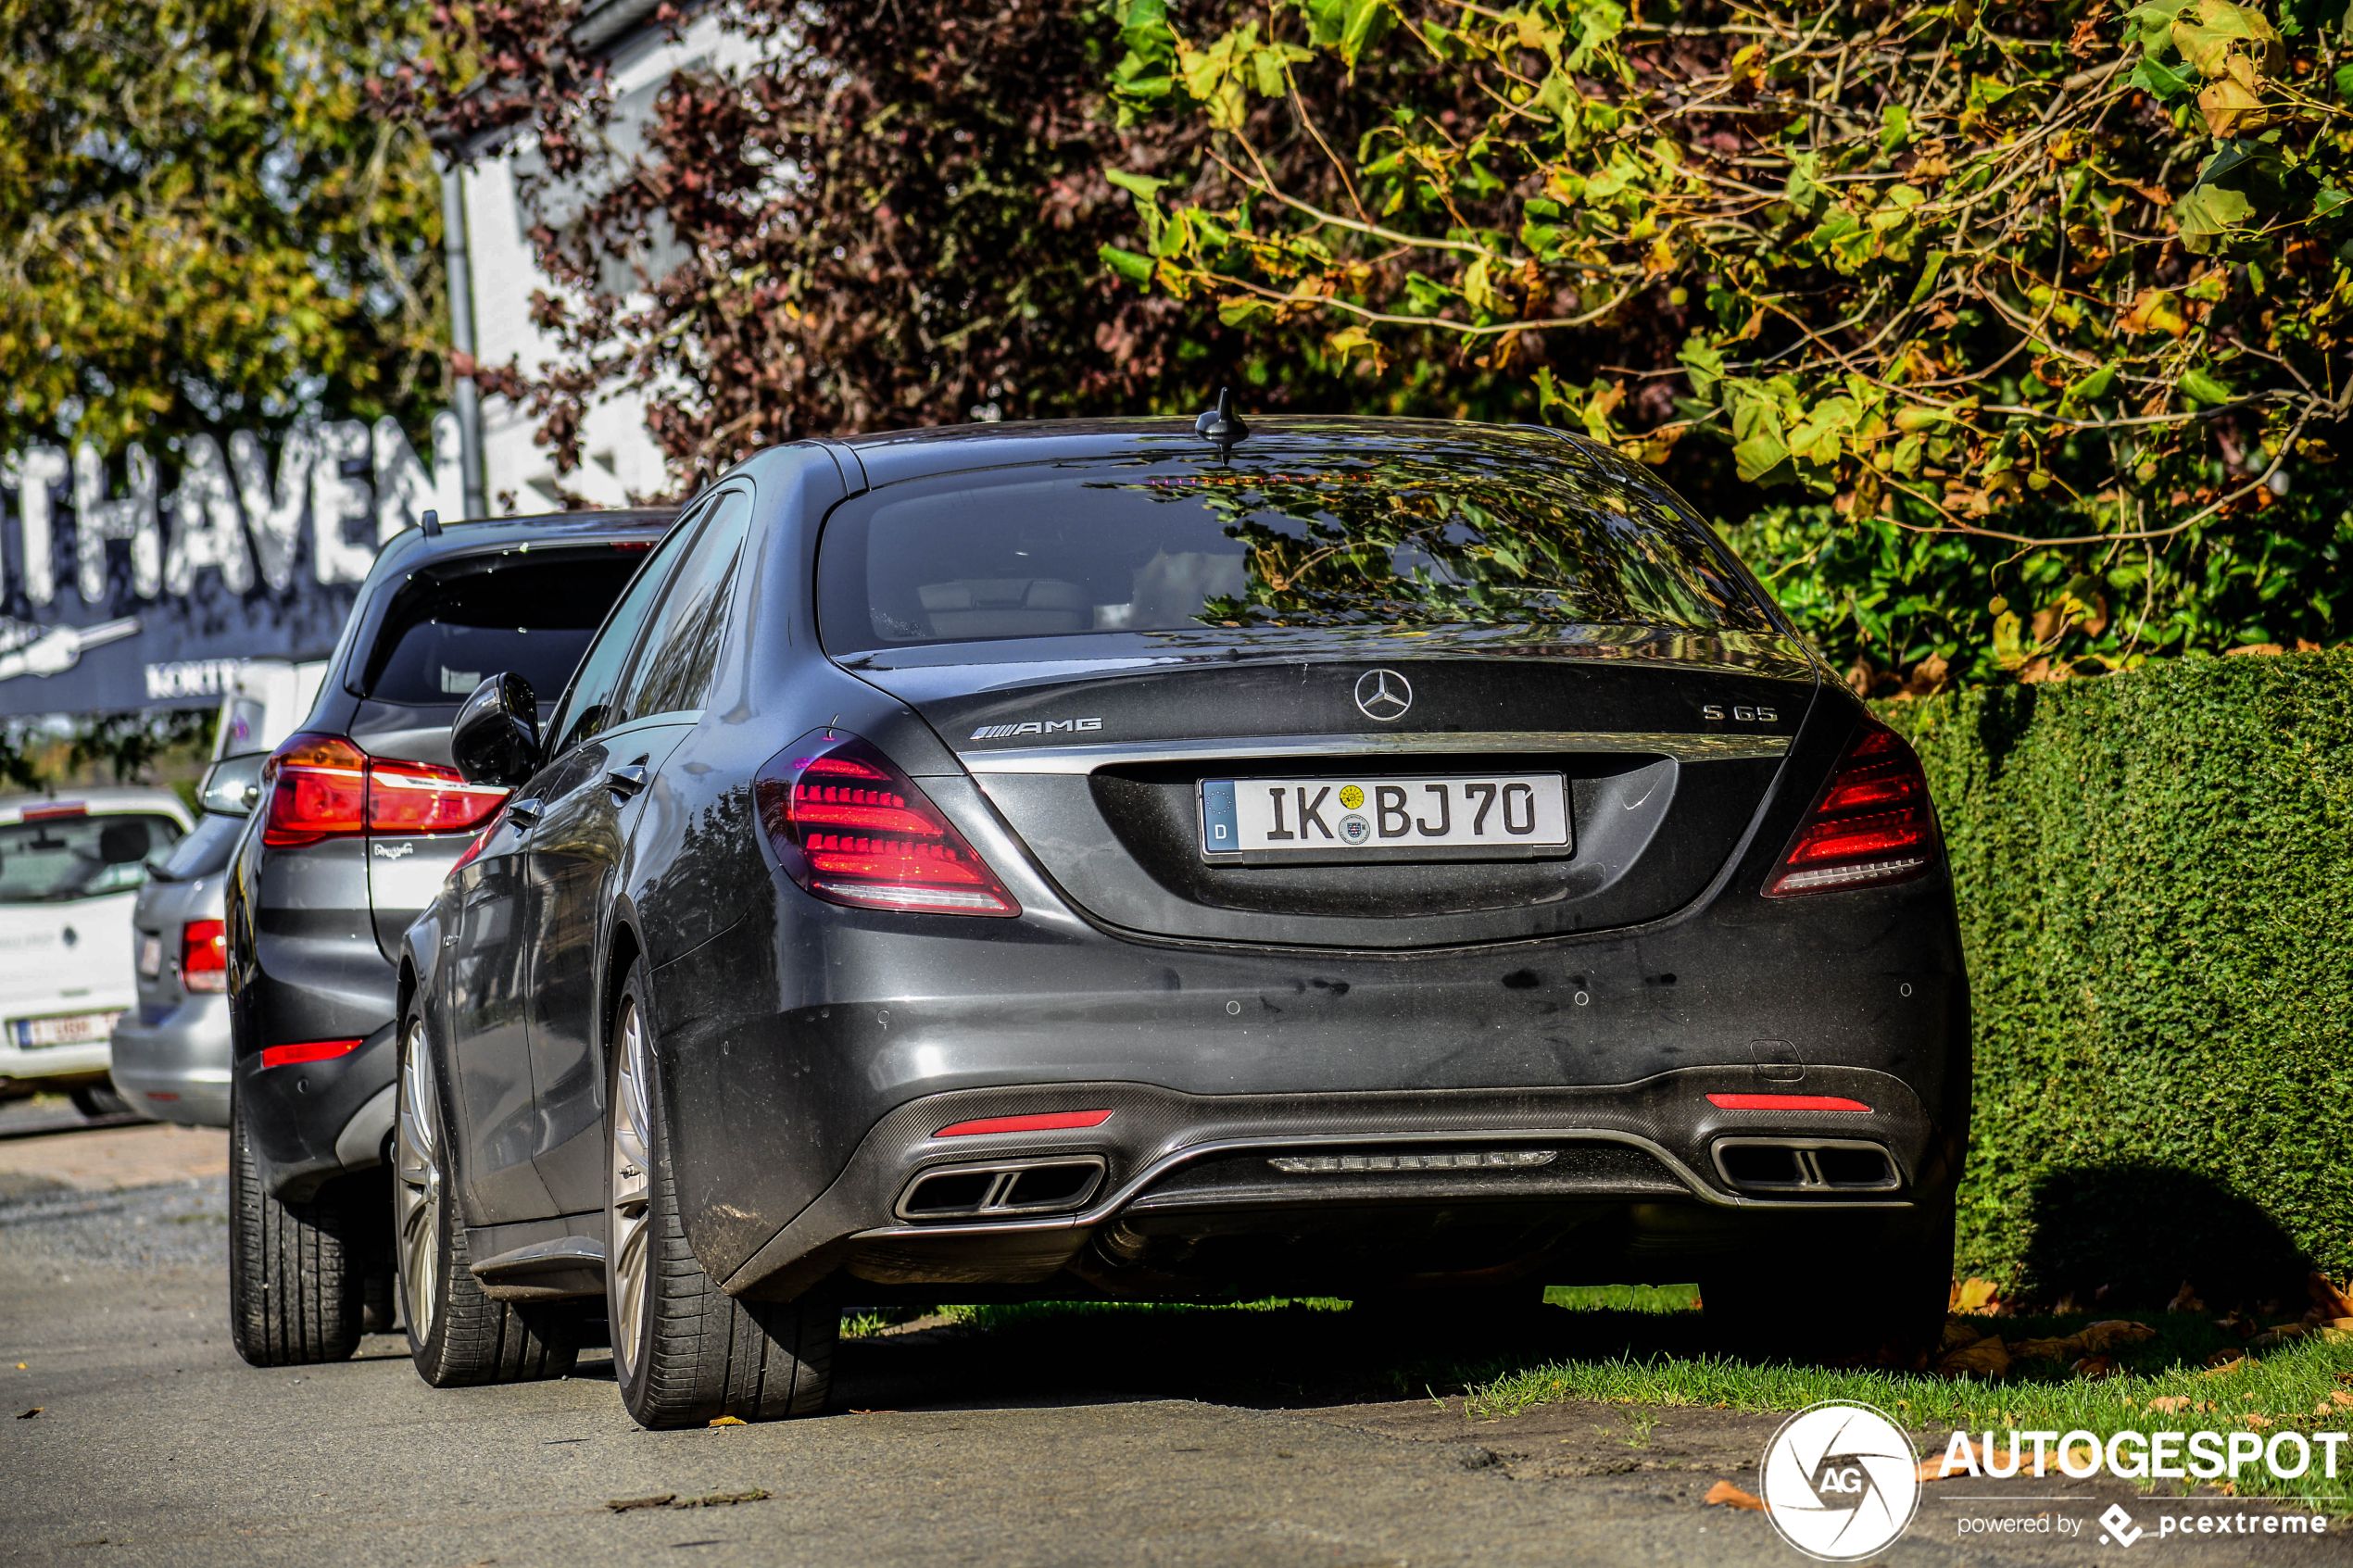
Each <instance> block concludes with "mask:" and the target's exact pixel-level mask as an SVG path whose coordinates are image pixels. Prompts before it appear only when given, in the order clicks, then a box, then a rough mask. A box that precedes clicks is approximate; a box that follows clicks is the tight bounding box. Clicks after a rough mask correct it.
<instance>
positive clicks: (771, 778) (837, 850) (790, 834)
mask: <svg viewBox="0 0 2353 1568" xmlns="http://www.w3.org/2000/svg"><path fill="white" fill-rule="evenodd" d="M752 791H753V795H754V797H755V798H756V799H757V801H758V803H759V808H760V825H761V829H762V830H763V831H764V832H765V833H766V834H768V843H769V846H770V847H772V848H774V850H775V852H776V859H777V862H778V863H779V864H781V865H782V866H783V867H784V868H785V872H786V874H787V875H789V876H790V877H791V878H792V879H793V880H794V881H795V882H797V883H799V884H800V885H801V886H802V887H804V888H806V889H808V890H809V891H810V892H811V893H812V894H815V895H816V896H817V897H820V898H824V899H827V900H829V901H831V902H833V903H836V904H850V905H855V906H857V907H859V908H861V909H906V910H911V911H915V912H920V913H923V914H939V915H1017V914H1019V913H1021V906H1020V905H1019V904H1017V903H1015V902H1014V901H1013V895H1012V894H1011V893H1008V892H1007V891H1005V886H1004V884H1002V883H1000V882H999V881H998V880H997V874H996V872H992V871H990V870H989V869H988V862H987V861H985V860H983V859H981V858H980V856H979V855H978V854H977V853H976V852H975V850H974V849H973V847H972V846H971V845H969V844H967V843H965V842H964V836H963V834H960V833H958V832H957V831H956V828H955V825H954V824H953V823H951V822H949V820H948V819H947V818H946V817H945V816H943V815H941V814H940V810H939V808H938V807H937V806H935V805H933V804H932V803H931V800H930V797H927V796H925V794H924V792H923V791H922V790H920V789H918V788H917V787H916V786H915V783H914V781H913V780H912V779H910V778H909V777H908V776H907V775H906V774H904V773H902V772H900V771H899V770H898V768H896V767H894V766H893V765H892V764H891V761H890V759H888V758H887V757H885V756H884V755H883V754H882V753H881V752H880V751H878V750H876V749H875V747H874V746H871V745H869V744H868V743H867V742H865V741H863V740H861V739H859V738H858V737H857V736H856V735H853V734H849V732H848V731H846V730H830V731H827V730H818V731H812V733H811V734H808V735H806V736H804V737H803V738H802V739H800V740H799V741H797V742H795V743H794V744H793V745H792V746H787V747H786V749H784V750H783V751H780V752H778V753H777V754H776V755H775V756H774V757H772V758H770V759H768V763H767V765H766V766H765V767H763V768H761V770H760V772H759V774H758V776H757V777H756V778H755V779H754V780H753V782H752Z"/></svg>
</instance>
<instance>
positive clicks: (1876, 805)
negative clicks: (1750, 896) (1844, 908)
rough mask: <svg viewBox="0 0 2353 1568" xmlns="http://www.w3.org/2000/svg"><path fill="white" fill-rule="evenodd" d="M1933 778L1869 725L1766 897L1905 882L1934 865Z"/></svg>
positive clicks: (1902, 746) (1894, 740)
mask: <svg viewBox="0 0 2353 1568" xmlns="http://www.w3.org/2000/svg"><path fill="white" fill-rule="evenodd" d="M1936 852H1937V836H1936V816H1935V812H1934V811H1933V809H1931V806H1930V803H1929V796H1928V775H1927V774H1926V773H1924V772H1922V771H1920V760H1919V757H1917V756H1915V755H1914V754H1913V751H1912V748H1911V746H1909V745H1907V744H1906V742H1905V740H1904V737H1903V736H1901V735H1899V734H1896V733H1895V732H1894V731H1893V730H1891V729H1889V728H1887V727H1886V726H1885V725H1884V724H1881V723H1879V722H1877V721H1872V720H1866V721H1864V724H1863V728H1862V730H1861V732H1860V733H1859V734H1856V737H1855V740H1854V742H1853V744H1851V745H1850V746H1848V747H1847V748H1846V755H1845V756H1844V757H1843V758H1841V759H1839V764H1838V767H1837V768H1836V769H1835V770H1834V771H1832V772H1831V779H1830V783H1828V784H1824V785H1823V786H1822V793H1821V795H1820V796H1819V797H1817V798H1816V800H1815V802H1814V808H1813V809H1812V810H1810V811H1808V812H1807V813H1806V821H1805V822H1803V823H1802V824H1800V826H1799V827H1798V830H1797V833H1796V834H1795V836H1793V838H1791V840H1790V844H1789V849H1788V851H1787V852H1786V853H1784V854H1783V855H1782V856H1781V863H1780V865H1779V866H1778V867H1776V868H1775V869H1774V872H1773V874H1772V875H1771V876H1769V877H1768V878H1767V879H1766V882H1765V897H1768V898H1787V897H1794V896H1795V895H1798V894H1801V893H1831V892H1835V891H1837V890H1838V889H1840V888H1844V887H1863V886H1869V885H1875V884H1886V883H1894V882H1908V881H1910V880H1911V879H1912V878H1914V877H1916V876H1919V875H1922V874H1924V873H1925V872H1927V871H1928V868H1929V866H1930V865H1931V863H1932V862H1933V861H1934V860H1935V859H1936Z"/></svg>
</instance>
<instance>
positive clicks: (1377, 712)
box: [1356, 670, 1414, 724]
mask: <svg viewBox="0 0 2353 1568" xmlns="http://www.w3.org/2000/svg"><path fill="white" fill-rule="evenodd" d="M1356 706H1357V707H1358V708H1359V709H1362V710H1363V712H1364V715H1365V718H1367V719H1378V720H1379V721H1381V722H1382V723H1384V724H1386V723H1388V722H1389V721H1390V720H1392V719H1403V717H1405V709H1409V708H1411V707H1413V706H1414V688H1413V685H1412V684H1411V683H1410V682H1408V681H1407V680H1406V679H1405V677H1404V676H1403V675H1400V674H1399V673H1398V672H1397V671H1394V670H1367V671H1365V673H1363V674H1362V675H1359V676H1358V677H1357V678H1356Z"/></svg>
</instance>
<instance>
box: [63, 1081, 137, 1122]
mask: <svg viewBox="0 0 2353 1568" xmlns="http://www.w3.org/2000/svg"><path fill="white" fill-rule="evenodd" d="M68 1092H69V1094H70V1095H71V1096H72V1098H73V1108H74V1109H75V1110H79V1111H80V1112H82V1115H84V1116H87V1117H88V1118H90V1120H91V1121H93V1122H103V1121H105V1120H106V1119H107V1117H109V1116H135V1115H137V1114H138V1113H139V1108H138V1107H137V1106H135V1105H133V1104H132V1103H131V1102H130V1101H129V1100H127V1099H125V1098H122V1091H121V1090H120V1089H118V1088H116V1087H115V1086H114V1085H112V1084H77V1085H74V1086H73V1088H72V1089H70V1090H69V1091H68Z"/></svg>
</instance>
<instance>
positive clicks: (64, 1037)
mask: <svg viewBox="0 0 2353 1568" xmlns="http://www.w3.org/2000/svg"><path fill="white" fill-rule="evenodd" d="M121 1016H122V1012H121V1010H120V1009H117V1010H114V1011H112V1012H69V1013H65V1014H63V1015H61V1016H59V1017H57V1018H19V1019H18V1020H17V1021H16V1022H15V1024H14V1026H13V1027H14V1029H15V1031H16V1036H17V1048H18V1049H19V1050H27V1051H30V1050H38V1049H40V1048H41V1047H43V1046H86V1045H89V1044H90V1043H92V1042H93V1041H96V1040H104V1039H106V1038H107V1037H108V1036H110V1035H113V1033H114V1021H115V1020H116V1019H118V1018H120V1017H121Z"/></svg>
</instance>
